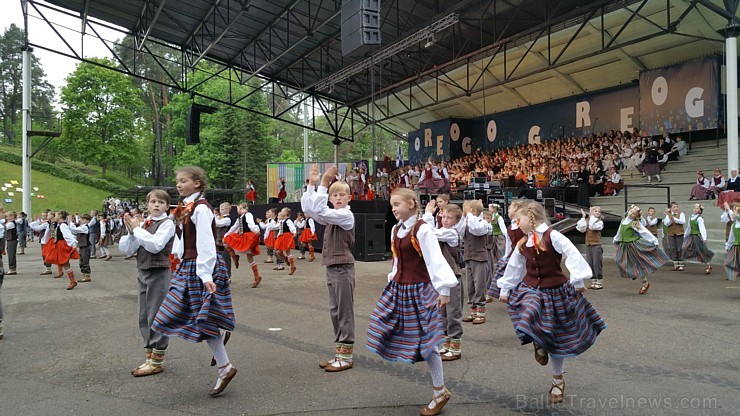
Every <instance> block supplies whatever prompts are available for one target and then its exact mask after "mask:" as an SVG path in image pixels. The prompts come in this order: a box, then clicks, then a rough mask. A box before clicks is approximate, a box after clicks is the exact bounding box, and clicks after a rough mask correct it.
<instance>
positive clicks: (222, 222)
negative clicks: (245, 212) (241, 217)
mask: <svg viewBox="0 0 740 416" xmlns="http://www.w3.org/2000/svg"><path fill="white" fill-rule="evenodd" d="M229 224H231V218H229V217H228V216H226V217H216V227H218V228H222V227H228V226H229Z"/></svg>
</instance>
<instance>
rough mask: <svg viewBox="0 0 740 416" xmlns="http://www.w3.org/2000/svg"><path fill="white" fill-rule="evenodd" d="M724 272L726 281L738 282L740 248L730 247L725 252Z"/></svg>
mask: <svg viewBox="0 0 740 416" xmlns="http://www.w3.org/2000/svg"><path fill="white" fill-rule="evenodd" d="M725 272H727V280H730V281H733V282H740V246H732V247H730V251H728V252H727V258H726V259H725Z"/></svg>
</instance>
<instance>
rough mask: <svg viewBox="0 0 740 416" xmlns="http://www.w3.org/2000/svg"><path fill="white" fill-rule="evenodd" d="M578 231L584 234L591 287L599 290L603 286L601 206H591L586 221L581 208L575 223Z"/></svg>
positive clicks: (584, 213)
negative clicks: (579, 215)
mask: <svg viewBox="0 0 740 416" xmlns="http://www.w3.org/2000/svg"><path fill="white" fill-rule="evenodd" d="M576 229H577V230H578V232H581V233H585V234H586V263H588V267H590V268H591V286H590V288H591V289H594V290H601V289H603V288H604V273H603V271H602V265H603V264H604V248H603V247H601V230H603V229H604V221H602V219H601V207H598V206H592V207H591V209H590V210H589V218H588V221H586V211H584V210H581V219H580V220H578V223H577V224H576Z"/></svg>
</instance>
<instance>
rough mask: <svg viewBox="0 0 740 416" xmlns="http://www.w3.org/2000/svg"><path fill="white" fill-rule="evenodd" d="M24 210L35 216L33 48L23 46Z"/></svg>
mask: <svg viewBox="0 0 740 416" xmlns="http://www.w3.org/2000/svg"><path fill="white" fill-rule="evenodd" d="M22 116H23V168H22V172H23V173H22V177H21V180H22V182H23V184H22V186H23V196H22V198H23V212H25V213H26V215H28V218H33V213H32V212H31V137H30V136H29V135H28V130H29V129H30V128H31V126H30V122H31V48H30V47H28V46H26V47H25V48H23V114H22Z"/></svg>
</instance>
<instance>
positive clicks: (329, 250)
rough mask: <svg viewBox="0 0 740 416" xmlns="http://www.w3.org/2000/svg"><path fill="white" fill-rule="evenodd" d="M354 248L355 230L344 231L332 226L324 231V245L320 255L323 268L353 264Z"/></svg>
mask: <svg viewBox="0 0 740 416" xmlns="http://www.w3.org/2000/svg"><path fill="white" fill-rule="evenodd" d="M354 246H355V229H354V228H352V229H351V230H345V229H343V228H342V227H340V226H338V225H334V224H329V225H327V226H326V228H325V229H324V245H323V247H322V251H321V254H322V256H323V260H322V264H323V265H324V266H334V265H337V264H355V256H353V255H352V248H353V247H354Z"/></svg>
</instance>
